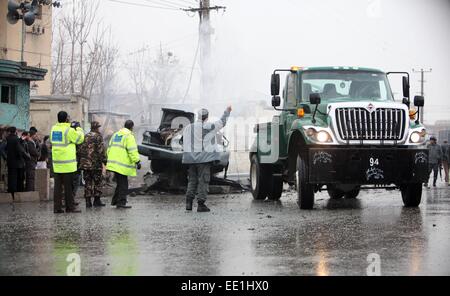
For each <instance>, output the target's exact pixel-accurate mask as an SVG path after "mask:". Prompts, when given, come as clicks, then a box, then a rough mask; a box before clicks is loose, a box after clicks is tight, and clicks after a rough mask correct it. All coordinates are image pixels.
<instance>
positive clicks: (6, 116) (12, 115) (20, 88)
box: [0, 30, 30, 130]
mask: <svg viewBox="0 0 450 296" xmlns="http://www.w3.org/2000/svg"><path fill="white" fill-rule="evenodd" d="M0 31H1V30H0ZM2 84H6V85H15V86H17V89H16V104H15V105H12V104H5V103H0V125H11V126H15V127H17V128H18V129H22V130H25V129H28V128H29V122H28V118H29V117H28V116H29V111H28V110H29V105H30V101H29V96H30V90H29V83H28V81H27V80H17V79H6V78H0V85H2Z"/></svg>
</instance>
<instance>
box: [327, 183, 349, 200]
mask: <svg viewBox="0 0 450 296" xmlns="http://www.w3.org/2000/svg"><path fill="white" fill-rule="evenodd" d="M327 191H328V195H329V196H330V198H331V199H340V198H343V197H344V195H345V192H344V191H342V190H339V189H336V188H334V187H331V186H330V188H329V189H327Z"/></svg>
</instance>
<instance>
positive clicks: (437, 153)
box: [427, 144, 442, 164]
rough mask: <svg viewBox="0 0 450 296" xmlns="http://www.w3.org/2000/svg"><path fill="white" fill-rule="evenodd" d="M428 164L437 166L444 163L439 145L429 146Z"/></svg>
mask: <svg viewBox="0 0 450 296" xmlns="http://www.w3.org/2000/svg"><path fill="white" fill-rule="evenodd" d="M427 148H428V151H429V155H428V163H430V164H437V163H441V161H442V149H441V146H439V145H438V144H428V146H427Z"/></svg>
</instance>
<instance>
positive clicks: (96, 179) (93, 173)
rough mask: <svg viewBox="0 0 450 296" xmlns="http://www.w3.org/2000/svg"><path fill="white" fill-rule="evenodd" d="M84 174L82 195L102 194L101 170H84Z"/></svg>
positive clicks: (96, 195) (88, 196)
mask: <svg viewBox="0 0 450 296" xmlns="http://www.w3.org/2000/svg"><path fill="white" fill-rule="evenodd" d="M83 176H84V182H85V184H84V197H85V198H91V197H100V196H101V195H102V191H101V189H100V188H101V186H102V171H101V170H85V171H83Z"/></svg>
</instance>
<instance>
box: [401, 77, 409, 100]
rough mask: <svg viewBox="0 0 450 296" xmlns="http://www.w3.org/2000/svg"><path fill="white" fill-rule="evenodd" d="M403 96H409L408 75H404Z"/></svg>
mask: <svg viewBox="0 0 450 296" xmlns="http://www.w3.org/2000/svg"><path fill="white" fill-rule="evenodd" d="M402 82H403V97H404V98H409V79H408V77H406V76H403V79H402Z"/></svg>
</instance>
